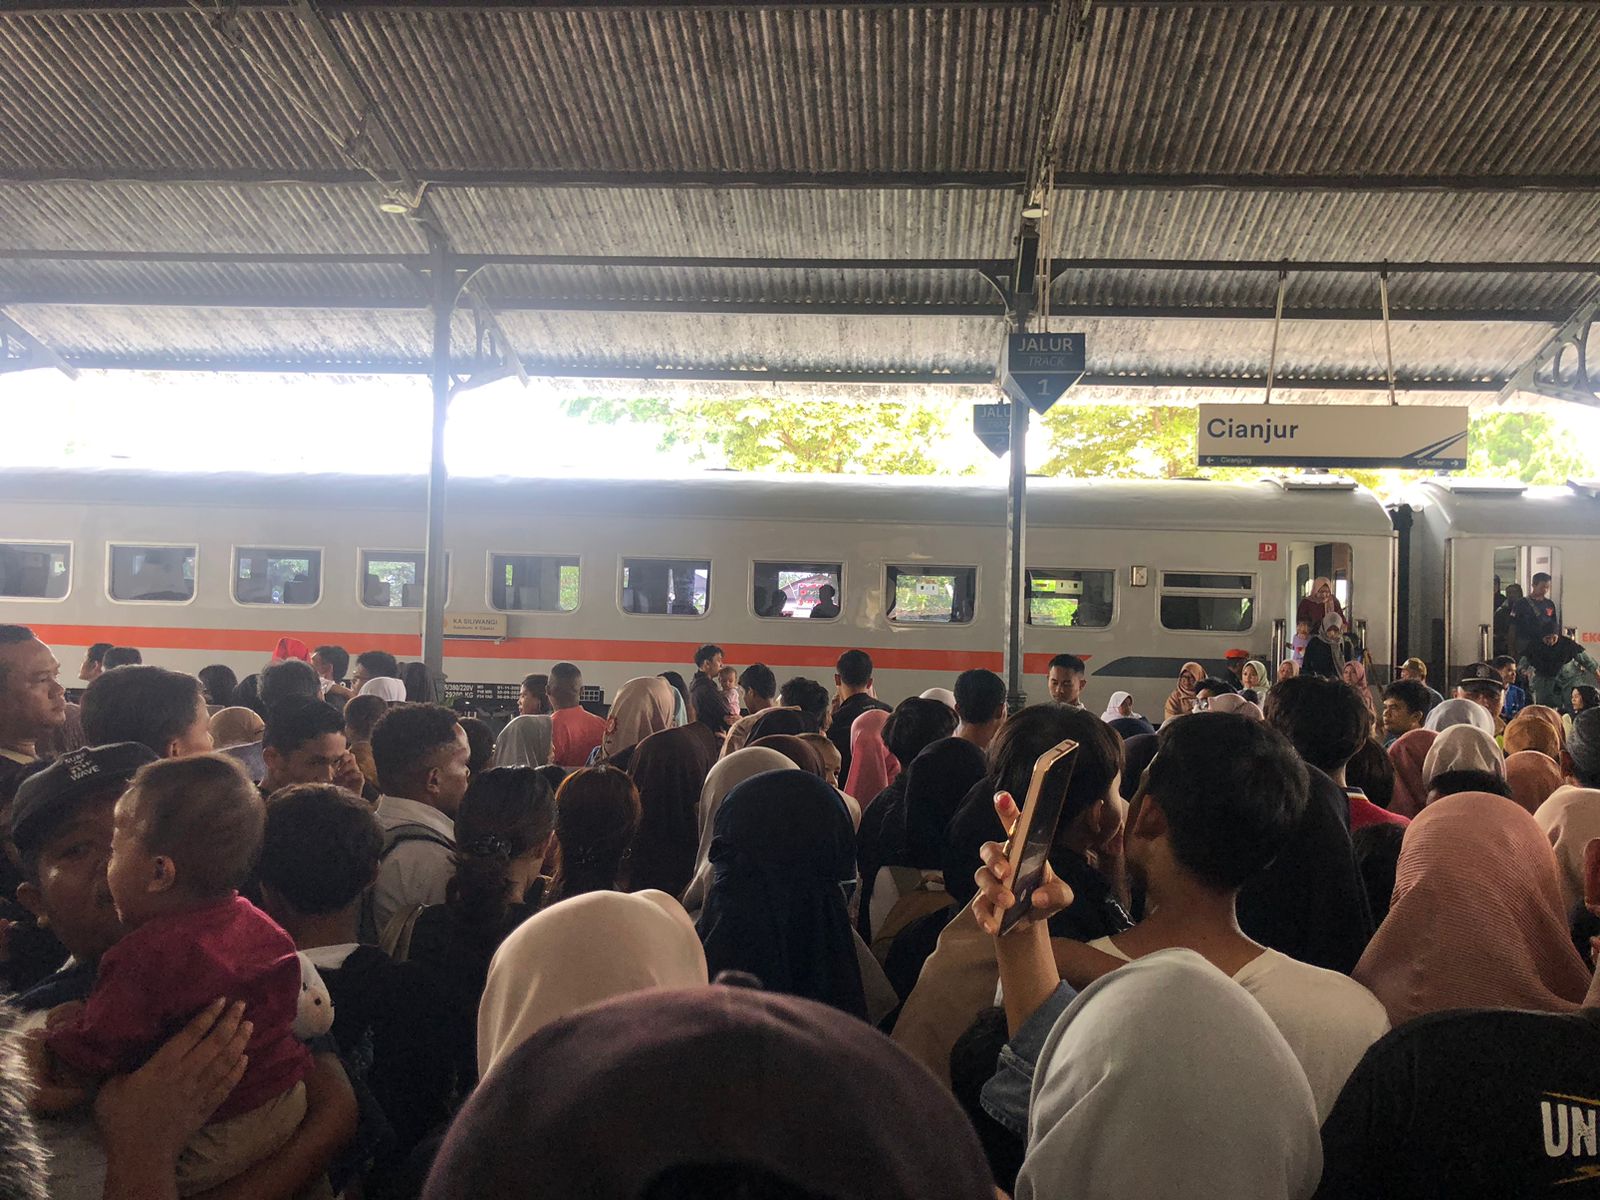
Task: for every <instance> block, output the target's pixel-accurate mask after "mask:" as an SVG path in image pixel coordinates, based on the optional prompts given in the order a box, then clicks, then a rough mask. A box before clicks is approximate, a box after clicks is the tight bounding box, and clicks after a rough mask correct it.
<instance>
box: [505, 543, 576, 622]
mask: <svg viewBox="0 0 1600 1200" xmlns="http://www.w3.org/2000/svg"><path fill="white" fill-rule="evenodd" d="M578 579H579V572H578V556H577V555H575V554H491V555H490V556H489V605H490V607H492V608H495V609H498V610H499V611H501V612H572V611H573V610H574V609H576V608H577V607H578Z"/></svg>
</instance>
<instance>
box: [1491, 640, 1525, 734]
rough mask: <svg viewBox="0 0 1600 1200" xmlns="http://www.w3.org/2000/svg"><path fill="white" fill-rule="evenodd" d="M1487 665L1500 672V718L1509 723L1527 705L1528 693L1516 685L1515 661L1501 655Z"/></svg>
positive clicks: (1508, 656)
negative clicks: (1502, 690)
mask: <svg viewBox="0 0 1600 1200" xmlns="http://www.w3.org/2000/svg"><path fill="white" fill-rule="evenodd" d="M1489 665H1490V666H1491V667H1493V668H1494V669H1495V670H1496V671H1498V672H1500V682H1501V683H1503V684H1505V693H1504V698H1503V699H1502V700H1501V702H1500V716H1501V718H1502V719H1503V720H1505V721H1508V722H1509V721H1510V720H1512V718H1514V717H1515V716H1516V715H1517V713H1518V712H1520V711H1521V710H1522V709H1523V708H1525V707H1527V704H1528V693H1527V692H1526V691H1524V690H1523V688H1522V687H1521V686H1519V685H1518V683H1517V660H1516V659H1514V658H1512V657H1511V655H1509V654H1501V655H1497V656H1496V657H1494V658H1492V659H1490V660H1489Z"/></svg>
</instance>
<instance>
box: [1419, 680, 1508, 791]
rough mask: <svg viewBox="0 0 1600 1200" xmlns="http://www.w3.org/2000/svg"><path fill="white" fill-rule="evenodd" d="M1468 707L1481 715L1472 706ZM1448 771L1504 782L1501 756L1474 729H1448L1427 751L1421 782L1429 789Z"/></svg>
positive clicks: (1491, 742) (1489, 738) (1490, 739)
mask: <svg viewBox="0 0 1600 1200" xmlns="http://www.w3.org/2000/svg"><path fill="white" fill-rule="evenodd" d="M1467 703H1471V702H1470V701H1468V702H1467ZM1472 707H1473V708H1477V709H1478V711H1479V712H1483V709H1482V708H1479V707H1478V705H1476V704H1474V705H1472ZM1451 771H1483V772H1486V773H1488V774H1490V775H1494V776H1496V777H1498V778H1500V779H1504V778H1505V777H1506V759H1505V755H1503V754H1501V753H1500V747H1499V746H1496V745H1495V744H1494V738H1493V737H1492V736H1490V735H1489V734H1487V733H1485V732H1484V731H1483V730H1481V729H1479V728H1477V727H1476V726H1474V725H1451V726H1449V727H1448V728H1446V729H1444V730H1443V731H1442V732H1441V733H1440V734H1439V736H1438V737H1436V738H1434V739H1433V745H1431V746H1429V747H1428V754H1427V757H1425V758H1424V759H1423V760H1422V781H1423V783H1425V784H1427V785H1428V787H1429V788H1430V789H1431V788H1432V786H1433V781H1434V780H1435V779H1437V778H1438V777H1439V776H1440V775H1445V774H1448V773H1449V772H1451Z"/></svg>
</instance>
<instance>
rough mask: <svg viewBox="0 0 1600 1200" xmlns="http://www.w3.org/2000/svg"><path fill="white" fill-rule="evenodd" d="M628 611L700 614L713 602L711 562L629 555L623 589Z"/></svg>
mask: <svg viewBox="0 0 1600 1200" xmlns="http://www.w3.org/2000/svg"><path fill="white" fill-rule="evenodd" d="M619 600H620V602H621V604H622V611H623V612H625V613H636V614H645V613H649V614H652V615H656V616H668V617H698V616H700V615H702V614H703V613H705V611H706V610H707V608H708V607H709V606H710V601H711V564H710V562H708V561H707V560H706V559H703V558H687V559H684V558H675V559H668V558H625V559H623V560H622V592H621V595H620V597H619Z"/></svg>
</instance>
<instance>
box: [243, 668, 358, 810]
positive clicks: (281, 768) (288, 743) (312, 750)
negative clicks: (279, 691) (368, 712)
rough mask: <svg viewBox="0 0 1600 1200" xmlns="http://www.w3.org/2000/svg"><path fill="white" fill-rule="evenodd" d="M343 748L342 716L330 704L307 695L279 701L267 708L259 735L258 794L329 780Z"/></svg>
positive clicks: (333, 774) (332, 776) (268, 793)
mask: <svg viewBox="0 0 1600 1200" xmlns="http://www.w3.org/2000/svg"><path fill="white" fill-rule="evenodd" d="M284 665H287V664H284ZM302 665H303V664H302ZM346 749H347V747H346V744H345V740H344V717H343V716H341V715H340V713H339V712H338V710H336V709H335V708H334V707H333V706H332V705H330V704H324V703H323V702H322V701H321V700H317V699H313V698H312V697H309V696H291V697H289V698H288V699H286V700H283V701H281V702H280V703H278V704H276V705H274V706H273V707H272V708H271V709H269V710H268V712H267V728H266V732H265V733H264V734H263V735H262V738H261V759H262V762H263V763H264V764H265V765H266V768H267V770H266V774H265V775H264V776H262V779H261V794H262V795H263V796H271V795H272V794H273V793H274V792H276V791H277V790H278V789H279V788H285V787H289V786H290V785H291V784H297V783H320V784H331V783H332V782H333V781H334V779H335V778H336V777H337V775H338V771H339V765H340V763H342V762H343V761H344V756H345V751H346Z"/></svg>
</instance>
